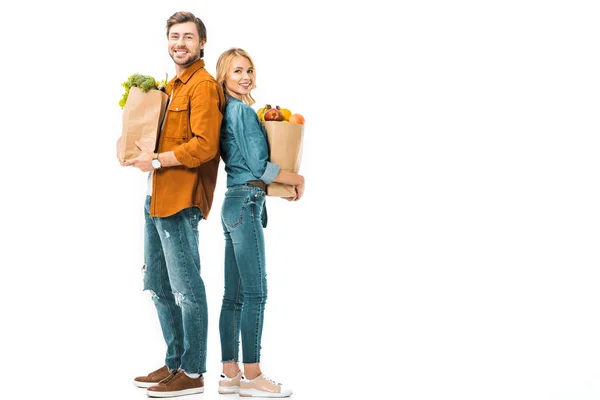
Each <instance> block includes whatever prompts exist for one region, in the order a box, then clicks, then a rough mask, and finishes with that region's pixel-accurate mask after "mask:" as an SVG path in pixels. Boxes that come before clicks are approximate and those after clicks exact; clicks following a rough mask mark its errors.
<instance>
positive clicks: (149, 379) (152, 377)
mask: <svg viewBox="0 0 600 400" xmlns="http://www.w3.org/2000/svg"><path fill="white" fill-rule="evenodd" d="M167 376H169V368H167V366H166V365H165V366H164V367H160V368H159V369H157V370H156V371H154V372H150V373H149V374H148V375H146V376H138V377H137V378H135V379H134V380H133V384H134V385H135V386H137V387H139V388H148V387H150V386H154V385H158V382H160V381H162V380H163V379H165V378H166V377H167Z"/></svg>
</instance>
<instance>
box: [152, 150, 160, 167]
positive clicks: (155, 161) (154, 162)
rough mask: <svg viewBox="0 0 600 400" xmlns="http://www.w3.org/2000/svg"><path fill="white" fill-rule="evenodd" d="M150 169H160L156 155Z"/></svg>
mask: <svg viewBox="0 0 600 400" xmlns="http://www.w3.org/2000/svg"><path fill="white" fill-rule="evenodd" d="M152 167H153V168H154V169H159V168H160V167H162V164H161V163H160V160H159V159H158V153H156V155H155V156H154V158H153V159H152Z"/></svg>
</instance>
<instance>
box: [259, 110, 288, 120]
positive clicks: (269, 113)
mask: <svg viewBox="0 0 600 400" xmlns="http://www.w3.org/2000/svg"><path fill="white" fill-rule="evenodd" d="M263 118H264V119H265V121H283V115H282V114H281V111H279V110H278V109H276V108H269V109H268V110H266V111H265V113H264V114H263Z"/></svg>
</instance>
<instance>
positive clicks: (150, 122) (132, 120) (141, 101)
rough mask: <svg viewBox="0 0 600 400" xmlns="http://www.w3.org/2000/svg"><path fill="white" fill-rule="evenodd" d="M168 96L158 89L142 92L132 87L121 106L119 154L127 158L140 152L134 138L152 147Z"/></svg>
mask: <svg viewBox="0 0 600 400" xmlns="http://www.w3.org/2000/svg"><path fill="white" fill-rule="evenodd" d="M168 100H169V96H167V94H166V93H164V92H162V91H160V90H154V89H153V90H149V91H148V92H146V93H144V92H142V91H141V90H140V89H139V88H137V87H132V88H131V89H130V90H129V95H128V96H127V102H126V103H125V107H124V108H123V131H122V133H121V140H120V141H119V156H120V157H121V158H122V159H123V160H129V159H131V158H134V157H137V156H138V155H139V154H140V149H139V148H138V147H137V146H136V144H135V142H136V140H137V141H139V142H141V144H142V145H144V146H147V147H150V148H152V149H154V148H155V147H156V139H157V137H158V133H159V132H160V129H161V127H162V122H163V119H164V117H165V112H166V109H167V102H168Z"/></svg>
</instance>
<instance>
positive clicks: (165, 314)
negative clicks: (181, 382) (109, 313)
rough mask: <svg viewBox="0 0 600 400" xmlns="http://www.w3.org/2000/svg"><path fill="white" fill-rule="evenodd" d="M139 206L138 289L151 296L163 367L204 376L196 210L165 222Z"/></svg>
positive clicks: (205, 316) (204, 324)
mask: <svg viewBox="0 0 600 400" xmlns="http://www.w3.org/2000/svg"><path fill="white" fill-rule="evenodd" d="M150 200H151V197H150V196H147V198H146V204H145V207H144V215H145V221H146V222H145V230H144V262H145V265H144V290H149V291H151V293H152V300H153V301H154V305H155V306H156V311H157V312H158V320H159V322H160V326H161V329H162V333H163V337H164V339H165V342H166V344H167V354H166V358H165V364H166V365H167V367H169V369H178V368H181V369H183V370H184V371H185V372H188V373H198V374H202V373H204V372H206V339H207V324H208V310H207V305H206V291H205V288H204V282H203V281H202V278H201V277H200V254H199V249H198V223H199V222H200V219H201V218H202V212H201V211H200V210H199V209H198V208H196V207H190V208H186V209H184V210H181V211H180V212H178V213H177V214H175V215H172V216H170V217H166V218H158V217H150Z"/></svg>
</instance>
